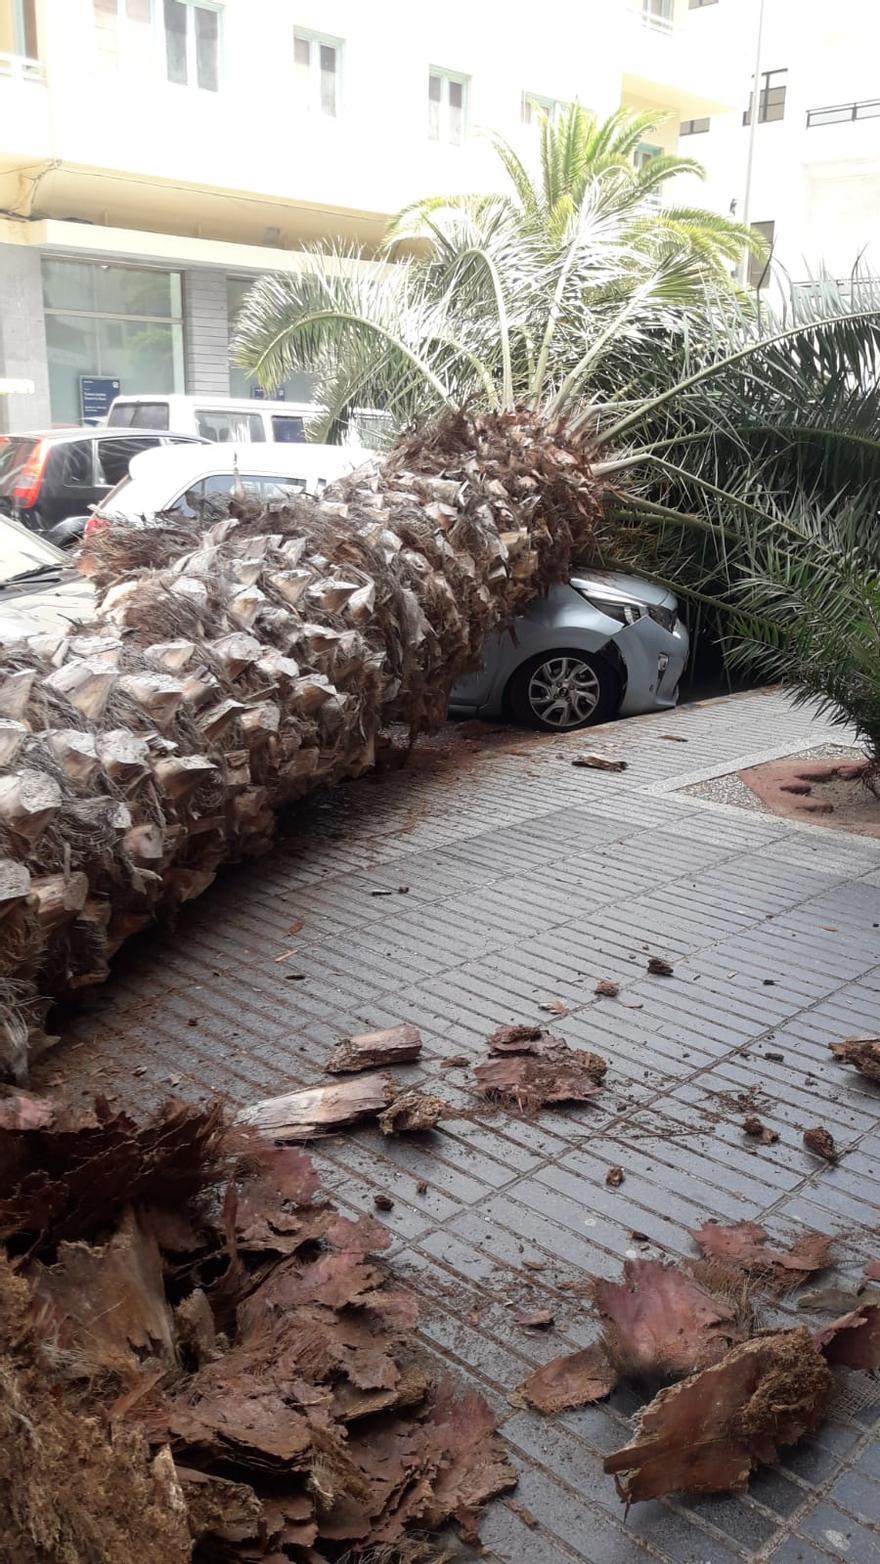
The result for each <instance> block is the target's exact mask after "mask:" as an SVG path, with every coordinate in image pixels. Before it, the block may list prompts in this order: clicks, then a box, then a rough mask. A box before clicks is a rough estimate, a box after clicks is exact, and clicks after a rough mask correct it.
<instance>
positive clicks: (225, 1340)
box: [0, 1096, 516, 1564]
mask: <svg viewBox="0 0 880 1564" xmlns="http://www.w3.org/2000/svg"><path fill="white" fill-rule="evenodd" d="M0 1165H2V1167H3V1172H4V1181H3V1189H4V1198H3V1200H2V1203H0V1236H2V1240H3V1243H4V1245H5V1254H3V1253H0V1326H2V1332H3V1340H2V1348H0V1388H2V1391H3V1396H2V1406H0V1433H2V1439H0V1479H2V1480H0V1526H2V1531H3V1539H4V1549H5V1550H6V1552H5V1553H4V1556H8V1557H9V1558H14V1559H16V1560H17V1561H19V1564H93V1561H95V1560H99V1559H100V1560H108V1561H109V1560H115V1559H121V1558H126V1559H129V1560H131V1561H132V1564H158V1561H160V1560H161V1564H185V1561H188V1560H189V1559H190V1558H191V1557H192V1556H194V1557H196V1558H199V1559H204V1560H208V1559H216V1560H221V1559H222V1560H224V1561H226V1564H235V1561H236V1560H241V1561H242V1564H243V1561H245V1560H257V1559H259V1558H263V1557H271V1558H274V1559H278V1560H280V1559H282V1558H283V1559H286V1560H290V1561H291V1564H293V1561H302V1564H319V1561H320V1560H322V1559H325V1558H337V1557H338V1556H339V1554H340V1553H342V1552H346V1554H347V1556H350V1557H351V1558H355V1557H360V1556H361V1554H362V1553H363V1555H364V1556H365V1557H373V1556H374V1554H373V1551H372V1550H375V1556H376V1557H378V1556H380V1554H381V1556H382V1557H386V1556H387V1557H388V1558H389V1559H392V1558H393V1559H396V1558H398V1557H400V1558H401V1559H406V1560H410V1559H411V1560H412V1561H413V1564H415V1561H416V1560H417V1559H420V1558H422V1557H423V1553H422V1551H421V1549H420V1548H419V1547H412V1549H410V1541H409V1539H410V1537H411V1534H412V1533H417V1534H418V1533H421V1534H425V1533H433V1532H436V1531H437V1530H439V1529H440V1528H441V1527H443V1526H445V1525H446V1524H447V1523H449V1522H451V1521H454V1522H455V1523H456V1524H457V1525H458V1527H459V1529H460V1530H461V1532H462V1533H463V1534H464V1535H465V1536H467V1537H469V1538H473V1537H474V1536H475V1535H476V1527H477V1524H478V1518H479V1510H480V1507H481V1505H482V1504H483V1503H484V1501H485V1500H486V1499H488V1498H490V1497H491V1496H492V1495H493V1494H496V1493H499V1492H501V1491H503V1490H504V1489H507V1488H510V1487H512V1486H513V1484H514V1483H515V1480H516V1479H515V1474H514V1473H513V1471H512V1469H511V1467H510V1466H509V1465H508V1464H507V1462H506V1460H505V1459H504V1456H503V1453H502V1451H501V1449H500V1446H499V1445H498V1443H497V1441H496V1440H495V1438H494V1419H493V1417H492V1414H491V1412H490V1410H489V1408H488V1406H487V1405H486V1403H485V1402H484V1401H483V1400H482V1398H481V1397H479V1396H478V1395H473V1394H460V1393H459V1392H458V1391H457V1390H456V1389H455V1387H454V1386H453V1385H452V1384H451V1383H449V1382H444V1383H441V1384H436V1383H432V1380H431V1376H430V1374H429V1373H428V1372H426V1368H425V1365H424V1364H423V1363H422V1362H421V1361H420V1359H419V1354H418V1351H417V1349H416V1344H415V1340H414V1331H415V1326H416V1322H417V1317H418V1305H417V1303H416V1300H415V1298H414V1297H412V1296H411V1295H409V1294H407V1293H404V1292H401V1291H400V1290H398V1289H396V1288H395V1287H394V1285H393V1279H392V1278H390V1277H389V1274H388V1272H387V1270H386V1267H385V1266H384V1265H383V1264H382V1263H381V1261H380V1260H378V1259H377V1258H376V1252H377V1251H381V1250H382V1249H383V1248H385V1247H386V1246H387V1244H388V1242H389V1235H388V1234H387V1232H385V1230H384V1229H383V1228H381V1227H380V1226H379V1224H378V1223H377V1222H376V1221H375V1220H374V1219H373V1218H372V1217H361V1218H360V1219H359V1220H358V1221H350V1220H349V1219H347V1218H345V1217H342V1216H340V1215H339V1213H338V1212H337V1211H336V1210H335V1208H334V1207H333V1205H332V1204H331V1203H330V1202H329V1201H328V1200H326V1199H323V1198H322V1197H321V1194H320V1190H319V1187H318V1179H317V1176H316V1174H315V1171H314V1169H313V1167H312V1165H311V1163H310V1162H309V1160H308V1158H307V1157H306V1156H305V1155H304V1154H303V1153H302V1152H300V1151H299V1150H297V1149H295V1148H279V1147H275V1146H272V1145H270V1144H268V1143H267V1142H266V1141H264V1140H263V1139H261V1138H260V1137H259V1136H257V1135H255V1134H254V1133H253V1132H252V1131H249V1130H247V1129H245V1128H243V1127H241V1126H235V1127H230V1126H229V1124H228V1123H227V1122H226V1120H225V1118H224V1115H223V1112H222V1110H221V1109H220V1108H219V1107H218V1106H216V1105H212V1106H209V1107H207V1108H204V1109H202V1108H198V1107H185V1106H184V1105H182V1104H171V1105H169V1106H167V1107H166V1108H165V1109H163V1110H162V1111H161V1112H160V1113H159V1114H157V1115H156V1116H155V1117H154V1118H153V1119H151V1120H149V1121H147V1122H145V1123H143V1124H137V1123H135V1122H134V1121H133V1120H131V1119H130V1118H129V1117H128V1116H127V1115H126V1114H124V1113H113V1112H111V1111H110V1110H109V1109H108V1108H107V1107H106V1105H104V1104H101V1103H100V1102H99V1103H98V1104H97V1105H96V1109H95V1110H94V1111H91V1110H86V1111H83V1110H79V1109H68V1108H65V1107H64V1106H63V1105H60V1104H54V1103H51V1102H48V1101H47V1100H45V1099H39V1098H30V1097H26V1096H16V1097H11V1098H8V1099H7V1100H5V1101H4V1102H0ZM74 1452H76V1457H77V1458H76V1460H71V1456H72V1454H73V1453H74ZM194 1548H195V1550H196V1551H195V1554H193V1549H194ZM383 1549H385V1550H387V1554H386V1553H385V1552H382V1550H383ZM349 1550H350V1551H349ZM424 1556H425V1557H427V1556H428V1550H426V1551H425V1554H424ZM431 1556H433V1553H431Z"/></svg>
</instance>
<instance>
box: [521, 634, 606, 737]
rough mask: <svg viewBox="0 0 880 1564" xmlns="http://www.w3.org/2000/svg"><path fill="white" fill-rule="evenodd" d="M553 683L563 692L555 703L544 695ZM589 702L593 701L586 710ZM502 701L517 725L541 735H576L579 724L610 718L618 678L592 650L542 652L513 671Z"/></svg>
mask: <svg viewBox="0 0 880 1564" xmlns="http://www.w3.org/2000/svg"><path fill="white" fill-rule="evenodd" d="M554 686H558V687H560V688H561V690H562V691H564V692H566V693H565V694H564V695H561V696H560V702H559V703H554V702H553V700H552V696H550V695H548V693H547V692H552V690H553V688H554ZM588 701H592V705H590V706H589V709H586V708H587V703H588ZM506 705H507V710H508V712H509V714H510V716H511V718H512V719H513V721H514V722H516V723H518V724H519V725H520V726H521V727H524V728H537V729H538V730H539V731H540V732H542V733H576V732H577V730H578V728H588V727H591V726H592V725H593V724H595V723H597V722H608V721H609V720H610V719H611V718H612V717H614V716H615V715H616V714H617V708H618V706H619V705H620V680H619V678H618V676H617V673H616V672H615V670H614V668H612V666H611V664H610V663H609V662H608V661H607V660H606V659H605V658H604V657H597V656H596V655H595V654H594V653H592V652H577V651H570V650H566V649H565V648H560V650H559V651H552V652H540V653H539V654H538V656H537V657H530V658H529V660H528V662H525V663H522V664H521V666H520V667H519V668H517V670H516V672H515V673H514V674H512V675H511V678H510V682H509V684H508V686H507V695H506ZM564 708H567V709H564ZM557 712H558V717H557V716H556V713H557ZM544 713H546V715H545V714H544Z"/></svg>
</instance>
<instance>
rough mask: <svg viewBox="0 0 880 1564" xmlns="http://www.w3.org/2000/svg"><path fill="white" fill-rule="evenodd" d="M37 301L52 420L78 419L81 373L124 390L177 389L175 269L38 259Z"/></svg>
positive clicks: (179, 352)
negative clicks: (110, 379) (108, 379)
mask: <svg viewBox="0 0 880 1564" xmlns="http://www.w3.org/2000/svg"><path fill="white" fill-rule="evenodd" d="M43 302H44V306H45V311H46V345H47V352H48V360H49V387H50V394H51V403H52V419H53V422H55V423H79V422H80V421H81V409H80V384H79V383H80V376H81V375H107V376H112V377H114V378H115V379H118V380H119V382H120V388H121V390H122V391H123V392H128V393H130V394H137V393H139V392H150V391H182V390H183V389H184V370H183V321H182V308H181V287H180V274H179V273H178V272H161V271H150V270H148V269H147V268H145V267H135V266H111V265H102V264H100V263H98V262H94V261H64V260H54V259H52V260H50V259H48V258H44V260H43Z"/></svg>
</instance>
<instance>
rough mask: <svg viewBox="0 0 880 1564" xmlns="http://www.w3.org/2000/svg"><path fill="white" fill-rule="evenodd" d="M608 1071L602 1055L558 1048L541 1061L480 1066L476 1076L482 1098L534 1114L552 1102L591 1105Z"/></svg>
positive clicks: (514, 1059)
mask: <svg viewBox="0 0 880 1564" xmlns="http://www.w3.org/2000/svg"><path fill="white" fill-rule="evenodd" d="M606 1069H607V1064H606V1061H605V1060H604V1059H602V1058H600V1056H599V1055H598V1054H591V1053H586V1052H582V1051H580V1050H578V1049H571V1048H568V1047H566V1045H565V1044H564V1043H562V1044H557V1045H556V1046H555V1047H554V1048H553V1049H550V1050H548V1052H547V1053H541V1054H540V1055H539V1056H538V1057H535V1056H533V1055H531V1054H514V1055H510V1056H508V1057H505V1058H500V1059H489V1060H487V1062H486V1063H485V1064H479V1065H477V1067H476V1069H475V1070H474V1076H475V1078H476V1082H477V1090H478V1091H479V1093H480V1096H481V1097H488V1098H490V1099H500V1100H501V1101H503V1102H510V1103H513V1104H515V1106H516V1107H518V1108H519V1109H520V1111H521V1112H523V1113H534V1112H535V1111H536V1110H537V1109H538V1108H541V1107H543V1106H544V1104H545V1103H548V1102H587V1101H589V1099H590V1098H591V1097H594V1096H595V1095H596V1093H597V1092H598V1091H599V1090H600V1083H601V1081H602V1078H603V1076H604V1074H605V1071H606Z"/></svg>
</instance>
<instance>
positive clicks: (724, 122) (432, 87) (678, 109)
mask: <svg viewBox="0 0 880 1564" xmlns="http://www.w3.org/2000/svg"><path fill="white" fill-rule="evenodd" d="M793 3H794V0H792V4H793ZM811 3H812V0H801V8H803V7H805V6H807V5H808V4H811ZM846 3H853V4H854V3H855V0H844V4H846ZM766 4H767V6H768V7H770V8H784V7H785V5H786V4H787V0H766ZM756 7H757V0H584V3H582V4H581V5H577V6H575V5H572V4H571V0H546V3H545V4H544V5H543V6H542V7H540V8H539V11H538V12H536V11H535V8H534V7H533V6H530V7H528V8H527V7H526V6H525V5H524V4H523V3H522V0H505V3H502V0H480V3H473V0H445V4H444V5H442V6H438V7H427V6H413V5H412V4H410V3H407V0H373V4H372V5H370V6H369V7H366V6H364V5H363V4H361V3H358V0H0V380H2V379H4V378H6V379H8V380H13V381H18V380H21V379H25V380H29V381H31V382H32V383H33V388H34V389H33V392H32V393H31V394H29V395H25V394H20V395H11V396H7V397H0V428H2V427H4V420H5V427H8V428H11V429H19V428H24V427H27V426H30V427H36V426H41V425H44V424H47V423H49V422H54V423H63V422H71V421H78V420H79V419H80V417H81V416H82V414H83V411H84V407H85V402H84V397H85V396H86V394H87V393H86V386H87V388H88V396H89V399H90V400H89V408H90V410H91V411H95V409H96V406H97V405H99V403H100V396H101V394H102V387H105V388H106V392H105V394H107V395H109V392H110V389H111V388H112V385H113V383H115V382H117V381H118V383H119V385H120V387H121V389H122V390H123V391H162V390H166V391H168V390H177V391H184V390H185V391H198V392H210V393H213V394H223V393H229V392H230V391H231V392H232V393H233V394H240V395H249V394H253V388H252V387H251V386H250V385H249V384H248V383H247V382H246V381H245V379H244V377H243V376H242V375H241V373H240V371H238V370H237V369H236V368H235V367H234V366H231V365H230V363H229V355H228V344H229V332H230V324H231V321H232V320H233V319H234V316H235V312H236V310H237V308H238V305H239V303H240V300H241V297H242V295H243V293H244V292H245V291H246V289H247V287H248V286H249V284H250V282H251V281H252V280H253V278H254V277H256V276H258V275H260V274H261V273H263V272H265V271H270V270H282V271H283V270H287V271H292V270H296V269H298V268H301V267H302V266H304V265H307V264H308V257H307V254H306V253H305V251H304V247H305V246H307V245H309V244H311V243H315V242H320V241H322V240H326V239H328V238H335V239H342V240H347V241H350V242H352V243H356V244H358V245H361V246H364V247H366V249H367V250H368V252H369V251H375V249H376V248H377V246H378V245H379V243H380V241H381V238H382V234H383V231H384V228H385V225H386V223H387V219H388V217H389V216H390V215H391V214H393V213H394V212H396V211H397V210H399V208H400V207H401V206H403V205H404V204H405V203H406V202H407V201H410V200H412V199H413V198H415V197H416V196H418V195H421V194H425V193H429V192H434V191H447V190H448V191H457V190H468V189H486V188H488V187H490V186H491V184H492V183H493V182H496V181H497V179H498V170H497V165H496V162H495V159H494V157H493V154H492V152H491V149H490V147H489V146H488V143H487V141H486V139H485V136H483V135H482V134H481V133H482V131H484V130H486V129H491V130H497V131H500V132H501V133H502V134H504V135H506V136H508V137H510V138H511V139H512V140H514V141H516V142H518V144H519V145H520V147H521V149H522V150H524V151H526V150H528V149H529V147H530V146H531V145H534V142H535V140H536V136H537V124H538V117H539V116H538V111H539V110H545V111H550V112H553V110H554V107H555V106H556V105H558V104H564V103H567V102H570V101H571V100H572V99H574V98H578V99H580V101H581V102H583V103H585V104H587V105H589V106H590V107H592V108H594V109H595V110H596V111H597V112H598V113H600V114H605V113H608V112H609V111H610V110H612V109H613V108H615V107H616V106H617V105H618V104H620V103H627V104H630V105H632V106H633V107H636V108H642V107H650V108H657V109H660V110H663V111H665V112H666V114H667V116H668V118H667V120H666V122H665V124H664V125H663V127H662V128H661V130H660V131H659V133H658V134H657V136H656V137H655V138H652V143H651V144H650V145H645V146H644V147H641V148H639V150H638V152H637V157H639V158H649V157H652V156H655V155H656V154H657V152H659V151H662V150H673V149H674V148H675V147H676V146H677V145H679V140H680V133H681V135H682V144H683V145H685V146H686V147H687V148H688V149H690V148H691V147H693V149H694V150H695V151H696V152H697V154H698V155H700V156H703V157H704V158H705V161H707V162H708V163H710V165H711V178H710V182H709V185H708V186H707V187H706V190H705V198H706V200H707V204H710V203H711V204H713V205H717V206H718V208H719V209H720V210H723V211H726V210H727V209H728V207H729V204H730V201H731V199H735V198H736V197H740V199H741V193H742V184H743V169H744V156H745V144H744V141H743V137H744V136H746V135H747V132H746V131H744V130H743V127H742V124H741V119H742V113H743V107H744V106H745V104H746V100H747V98H748V89H749V80H750V70H751V69H752V67H751V64H750V63H749V62H750V59H751V54H752V33H753V26H752V20H753V19H752V15H751V14H750V13H752V12H753V11H754V10H755V9H756ZM747 13H748V14H747ZM774 25H775V24H774ZM768 37H769V30H768ZM774 47H776V46H775V45H774ZM769 49H770V44H769V43H768V50H769ZM778 50H779V51H781V52H780V53H779V55H778V60H777V54H776V53H768V55H767V64H768V70H769V69H771V67H772V69H775V68H776V65H777V64H780V68H786V69H790V70H791V83H790V85H787V86H786V114H788V104H789V103H790V104H791V105H792V112H793V105H794V102H795V97H794V94H795V92H796V91H797V92H798V93H801V90H802V89H801V87H800V86H798V87H797V88H795V85H794V80H795V74H796V73H795V66H794V63H793V57H791V58H790V57H789V56H787V55H786V54H785V48H784V41H783V39H782V37H780V38H779V40H778ZM842 58H843V51H841V59H842ZM786 62H788V64H786ZM844 76H845V73H844V75H843V76H841V79H840V82H839V84H838V81H837V79H835V86H834V91H833V92H831V91H830V85H829V91H827V92H825V93H824V94H819V97H818V98H817V100H816V105H815V106H816V107H821V106H822V103H827V102H830V101H831V99H832V98H834V97H835V96H841V97H842V98H845V97H849V96H850V95H851V88H850V83H849V80H848V79H846V80H844ZM786 80H787V81H788V78H787V79H786ZM762 90H763V89H762ZM859 90H860V88H859V87H858V85H856V86H854V87H853V88H852V92H854V93H855V94H856V96H857V95H858V92H859ZM789 94H790V96H789ZM771 99H772V100H773V107H774V108H775V104H776V100H777V93H776V90H775V88H774V87H772V86H768V88H767V103H768V106H769V105H770V103H771ZM763 101H764V100H763V97H762V104H763ZM797 102H798V103H800V102H801V98H800V97H798V99H797ZM768 118H769V116H768ZM854 123H855V132H856V134H857V135H858V134H860V133H861V132H862V131H863V130H864V126H863V124H862V123H861V121H860V120H858V119H857V120H855V121H854ZM791 124H793V119H792V118H791V116H789V119H788V125H789V126H790V125H791ZM878 126H880V122H878ZM705 127H708V129H706V128H705ZM868 128H869V129H872V128H873V127H870V126H869V127H868ZM838 129H840V127H838ZM768 131H769V132H770V133H771V135H772V134H773V132H774V125H773V123H767V124H766V125H765V124H764V123H763V122H762V124H761V126H760V128H759V136H758V142H759V156H758V158H757V160H756V176H755V201H754V204H753V215H754V217H755V218H756V219H757V220H769V221H774V222H775V223H777V224H778V226H779V231H780V235H782V233H783V232H784V231H786V227H787V225H788V224H789V217H788V216H787V215H786V214H784V213H783V211H782V208H781V206H780V205H779V203H778V201H776V198H775V194H774V191H773V181H772V179H771V177H770V173H769V169H768V167H767V163H768V159H765V158H764V157H763V156H762V154H761V146H760V143H761V142H762V141H765V139H766V136H767V132H768ZM810 134H812V131H811V132H810ZM820 134H821V135H822V136H825V137H826V140H827V137H828V136H829V134H830V135H831V136H833V135H834V134H836V132H835V129H834V125H833V124H832V125H829V126H826V127H825V128H824V129H822V130H821V131H820ZM841 139H843V137H841ZM814 144H815V143H814ZM710 153H711V156H710V155H709V154H710ZM762 164H763V168H762ZM765 175H766V176H767V177H766V183H765V184H763V185H762V184H761V180H762V179H764V176H765ZM817 180H818V181H819V183H821V180H819V176H818V174H817ZM765 190H766V196H765V194H764V191H765ZM771 197H772V199H771ZM702 198H703V197H701V199H702ZM774 203H775V204H774ZM771 206H772V208H773V209H772V210H770V208H771ZM811 210H812V209H811ZM816 211H817V212H818V211H819V206H817V207H816ZM796 221H800V217H798V218H797V219H796V218H795V216H794V215H792V217H791V224H792V225H795V222H796ZM811 221H812V218H811ZM816 221H817V222H818V221H820V219H819V218H817V219H816ZM279 389H280V390H281V391H283V392H284V394H286V395H287V396H288V397H290V398H299V397H301V396H303V395H306V394H307V392H308V386H307V384H306V383H305V382H303V381H302V380H301V379H299V380H297V379H295V380H293V381H292V382H291V383H290V384H289V385H288V386H286V387H283V388H279Z"/></svg>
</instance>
